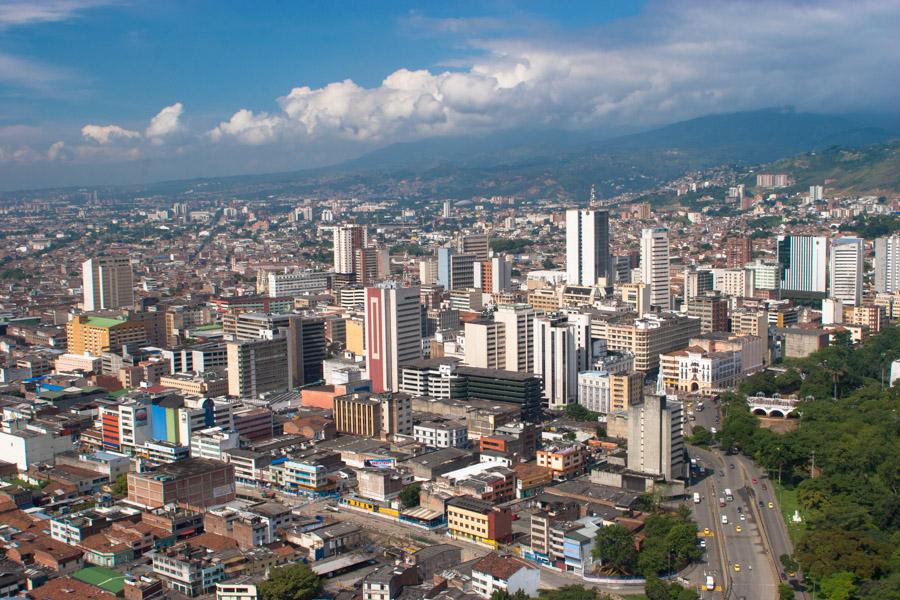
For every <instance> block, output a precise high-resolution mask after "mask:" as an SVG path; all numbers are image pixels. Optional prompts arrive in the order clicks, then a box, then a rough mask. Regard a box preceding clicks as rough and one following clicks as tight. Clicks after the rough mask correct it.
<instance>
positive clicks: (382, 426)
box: [334, 392, 413, 439]
mask: <svg viewBox="0 0 900 600" xmlns="http://www.w3.org/2000/svg"><path fill="white" fill-rule="evenodd" d="M334 424H335V428H336V429H337V431H338V432H340V433H348V434H351V435H358V436H363V437H368V438H381V439H387V438H388V437H390V436H393V435H397V434H400V435H412V432H413V426H412V400H411V398H410V396H409V394H403V393H398V394H369V393H366V392H358V393H353V394H347V395H346V396H337V397H336V398H335V399H334Z"/></svg>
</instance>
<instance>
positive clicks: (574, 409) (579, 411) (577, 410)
mask: <svg viewBox="0 0 900 600" xmlns="http://www.w3.org/2000/svg"><path fill="white" fill-rule="evenodd" d="M563 412H564V413H565V415H566V416H567V417H569V418H570V419H575V420H576V421H591V422H596V421H597V418H598V417H599V416H600V413H596V412H594V411H591V410H588V409H587V408H585V407H584V406H582V405H581V404H566V407H565V408H564V409H563Z"/></svg>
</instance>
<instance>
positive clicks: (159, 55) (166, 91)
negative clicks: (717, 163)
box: [0, 0, 900, 189]
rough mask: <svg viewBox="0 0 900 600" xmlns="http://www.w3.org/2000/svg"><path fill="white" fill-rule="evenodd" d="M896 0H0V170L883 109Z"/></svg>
mask: <svg viewBox="0 0 900 600" xmlns="http://www.w3.org/2000/svg"><path fill="white" fill-rule="evenodd" d="M898 26H900V9H898V4H897V3H896V2H883V1H877V2H876V1H874V0H862V1H860V2H854V3H847V2H839V1H825V2H808V3H804V2H780V1H777V0H762V2H758V1H754V2H728V3H722V2H712V1H710V2H701V1H696V2H686V1H678V0H672V1H666V0H660V1H650V2H646V3H644V2H621V1H606V2H604V1H594V2H445V3H437V2H377V1H371V2H325V1H322V2H234V1H200V0H197V1H191V2H173V1H166V0H162V1H156V2H142V1H140V2H139V1H133V2H129V1H125V0H120V1H117V0H42V1H21V2H20V1H19V0H3V1H2V2H0V189H13V188H17V187H42V186H46V185H60V184H87V183H98V184H100V183H106V182H109V183H124V182H128V181H146V180H156V179H166V178H173V177H189V176H198V175H218V174H230V173H245V172H260V171H273V170H283V169H292V168H303V167H307V166H318V165H322V164H328V163H333V162H336V161H340V160H343V159H346V158H350V157H353V156H358V155H359V154H361V153H364V152H366V151H369V150H371V149H374V148H377V147H379V146H383V145H387V144H390V143H394V142H400V141H409V140H416V139H423V138H440V137H441V136H447V135H485V134H490V133H491V132H494V131H499V130H509V129H516V128H533V127H553V128H562V129H566V128H569V129H577V130H579V131H584V130H585V129H588V130H593V129H596V130H597V131H598V132H601V131H604V130H609V129H611V128H621V127H632V128H640V127H648V126H652V125H656V124H661V123H667V122H671V121H674V120H678V119H682V118H690V117H694V116H698V115H701V114H707V113H711V112H723V111H730V110H743V109H752V108H761V107H766V106H775V105H785V104H792V105H795V106H797V107H798V108H800V109H803V110H812V111H863V112H864V111H881V112H884V111H890V110H892V107H895V106H896V104H897V103H896V100H897V97H898V91H900V90H898V84H897V79H896V77H885V74H886V73H891V72H894V73H896V72H900V42H898V41H897V38H898V36H896V31H898Z"/></svg>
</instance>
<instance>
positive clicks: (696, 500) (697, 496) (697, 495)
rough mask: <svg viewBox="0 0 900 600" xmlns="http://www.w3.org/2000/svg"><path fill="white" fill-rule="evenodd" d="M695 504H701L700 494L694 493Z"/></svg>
mask: <svg viewBox="0 0 900 600" xmlns="http://www.w3.org/2000/svg"><path fill="white" fill-rule="evenodd" d="M694 504H700V492H694Z"/></svg>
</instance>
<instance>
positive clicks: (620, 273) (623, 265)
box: [611, 256, 631, 283]
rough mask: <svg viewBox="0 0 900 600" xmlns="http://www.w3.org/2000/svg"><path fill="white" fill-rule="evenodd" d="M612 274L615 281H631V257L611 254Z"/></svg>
mask: <svg viewBox="0 0 900 600" xmlns="http://www.w3.org/2000/svg"><path fill="white" fill-rule="evenodd" d="M611 267H612V271H613V273H612V275H613V277H614V278H615V281H616V283H631V257H630V256H613V257H612V259H611Z"/></svg>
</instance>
